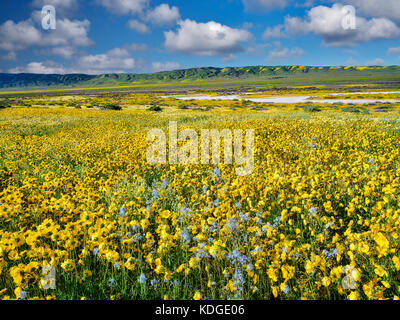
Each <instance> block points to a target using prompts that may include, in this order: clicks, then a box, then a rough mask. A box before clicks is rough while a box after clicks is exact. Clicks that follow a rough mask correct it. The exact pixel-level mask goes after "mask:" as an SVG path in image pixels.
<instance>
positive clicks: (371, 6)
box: [330, 0, 400, 21]
mask: <svg viewBox="0 0 400 320" xmlns="http://www.w3.org/2000/svg"><path fill="white" fill-rule="evenodd" d="M330 1H331V2H338V0H330ZM345 3H346V4H350V5H353V6H355V7H356V9H357V12H359V13H361V14H362V15H364V16H368V17H375V18H388V19H392V20H396V21H400V1H399V0H384V1H379V0H346V1H345Z"/></svg>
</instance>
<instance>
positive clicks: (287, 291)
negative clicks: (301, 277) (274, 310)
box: [282, 284, 290, 294]
mask: <svg viewBox="0 0 400 320" xmlns="http://www.w3.org/2000/svg"><path fill="white" fill-rule="evenodd" d="M282 291H283V293H284V294H288V293H289V291H290V287H289V286H288V285H287V284H286V285H285V286H284V287H283V288H282Z"/></svg>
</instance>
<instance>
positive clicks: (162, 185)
mask: <svg viewBox="0 0 400 320" xmlns="http://www.w3.org/2000/svg"><path fill="white" fill-rule="evenodd" d="M167 186H168V179H167V178H165V179H164V180H163V182H162V184H161V187H162V188H164V189H165V188H166V187H167Z"/></svg>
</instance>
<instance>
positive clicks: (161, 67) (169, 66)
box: [151, 61, 181, 72]
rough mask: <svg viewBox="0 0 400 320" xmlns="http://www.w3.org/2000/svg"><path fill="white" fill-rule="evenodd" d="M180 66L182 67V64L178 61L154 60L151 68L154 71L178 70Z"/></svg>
mask: <svg viewBox="0 0 400 320" xmlns="http://www.w3.org/2000/svg"><path fill="white" fill-rule="evenodd" d="M180 68H181V65H180V64H179V63H178V62H173V61H169V62H166V63H162V62H153V63H152V64H151V69H152V71H154V72H159V71H171V70H178V69H180Z"/></svg>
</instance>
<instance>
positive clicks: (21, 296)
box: [18, 291, 27, 300]
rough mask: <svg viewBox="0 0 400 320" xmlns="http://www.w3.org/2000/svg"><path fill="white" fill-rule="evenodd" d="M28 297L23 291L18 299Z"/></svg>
mask: <svg viewBox="0 0 400 320" xmlns="http://www.w3.org/2000/svg"><path fill="white" fill-rule="evenodd" d="M26 297H27V293H26V291H21V292H20V293H18V299H21V300H23V299H25V298H26Z"/></svg>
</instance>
